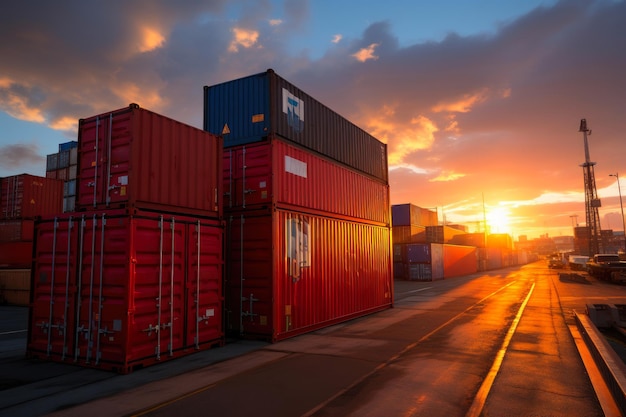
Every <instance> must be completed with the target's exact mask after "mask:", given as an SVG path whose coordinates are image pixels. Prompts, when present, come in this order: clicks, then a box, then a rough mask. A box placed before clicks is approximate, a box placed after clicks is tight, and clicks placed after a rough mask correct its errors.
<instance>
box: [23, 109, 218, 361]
mask: <svg viewBox="0 0 626 417" xmlns="http://www.w3.org/2000/svg"><path fill="white" fill-rule="evenodd" d="M78 150H79V152H78V155H79V170H80V176H79V183H78V194H77V212H76V213H66V214H64V215H56V216H49V217H46V218H42V219H40V220H39V221H38V222H37V223H36V227H35V235H36V241H35V262H34V270H33V274H32V277H33V279H32V285H33V289H32V295H31V297H32V303H31V311H30V325H29V337H28V347H27V351H28V354H29V355H30V356H32V357H45V358H49V359H53V360H58V361H72V362H74V363H76V364H79V365H84V366H91V367H97V368H101V369H107V370H113V371H117V372H120V373H127V372H130V371H132V370H133V369H135V368H138V367H143V366H147V365H150V364H152V363H155V362H158V361H161V360H164V359H169V358H173V357H176V356H180V355H182V354H186V353H190V352H193V351H194V350H197V349H202V348H206V347H210V346H214V345H221V344H223V342H224V331H223V325H222V311H223V294H222V292H223V290H222V269H223V252H222V251H223V249H222V248H223V232H224V230H223V221H222V219H221V216H222V210H221V194H222V168H221V162H222V151H223V150H222V141H221V138H220V137H217V136H215V135H211V134H209V133H207V132H205V131H202V130H200V129H197V128H193V127H191V126H187V125H184V124H182V123H180V122H177V121H174V120H172V119H169V118H167V117H164V116H161V115H158V114H156V113H153V112H150V111H148V110H145V109H141V108H139V106H137V105H130V106H129V107H128V108H124V109H119V110H116V111H113V112H109V113H106V114H101V115H98V116H94V117H91V118H89V119H84V120H81V121H80V122H79V134H78Z"/></svg>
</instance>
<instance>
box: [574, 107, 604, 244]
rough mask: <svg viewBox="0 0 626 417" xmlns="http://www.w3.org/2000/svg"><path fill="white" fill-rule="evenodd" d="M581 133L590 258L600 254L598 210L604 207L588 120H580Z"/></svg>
mask: <svg viewBox="0 0 626 417" xmlns="http://www.w3.org/2000/svg"><path fill="white" fill-rule="evenodd" d="M578 131H579V132H582V133H583V138H584V144H585V162H584V163H583V164H582V165H581V167H582V168H583V175H584V179H585V217H586V221H587V228H588V229H589V254H588V255H589V256H593V255H595V254H597V253H600V234H601V229H600V215H599V214H598V208H599V207H601V206H602V203H601V202H600V199H599V198H598V191H597V189H596V178H595V174H594V168H593V167H594V165H595V164H596V163H595V162H591V159H590V157H589V143H588V141H587V136H588V135H591V130H590V129H588V128H587V120H586V119H581V120H580V128H579V130H578Z"/></svg>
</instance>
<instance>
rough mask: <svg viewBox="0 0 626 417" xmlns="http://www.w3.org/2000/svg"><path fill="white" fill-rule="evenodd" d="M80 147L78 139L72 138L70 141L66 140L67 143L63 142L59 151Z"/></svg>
mask: <svg viewBox="0 0 626 417" xmlns="http://www.w3.org/2000/svg"><path fill="white" fill-rule="evenodd" d="M77 147H78V141H75V140H72V141H70V142H65V143H61V144H59V152H63V151H68V150H70V149H72V148H77Z"/></svg>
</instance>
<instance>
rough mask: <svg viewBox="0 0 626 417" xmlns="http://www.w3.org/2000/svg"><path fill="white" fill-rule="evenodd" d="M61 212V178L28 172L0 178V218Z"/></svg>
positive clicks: (33, 216) (30, 217)
mask: <svg viewBox="0 0 626 417" xmlns="http://www.w3.org/2000/svg"><path fill="white" fill-rule="evenodd" d="M61 212H63V181H60V180H56V179H52V178H46V177H38V176H35V175H29V174H20V175H13V176H11V177H4V178H1V179H0V219H33V218H35V217H37V216H51V215H52V216H53V215H55V214H59V213H61Z"/></svg>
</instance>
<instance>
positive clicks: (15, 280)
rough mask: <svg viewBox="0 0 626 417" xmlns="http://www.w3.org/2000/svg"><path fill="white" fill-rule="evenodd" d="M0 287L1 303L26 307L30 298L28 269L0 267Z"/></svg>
mask: <svg viewBox="0 0 626 417" xmlns="http://www.w3.org/2000/svg"><path fill="white" fill-rule="evenodd" d="M0 250H1V249H0ZM0 288H2V303H5V304H8V305H13V306H21V307H28V303H29V300H30V269H2V268H0Z"/></svg>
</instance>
